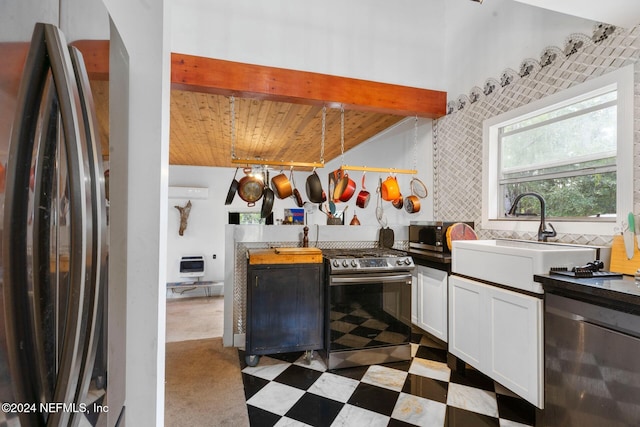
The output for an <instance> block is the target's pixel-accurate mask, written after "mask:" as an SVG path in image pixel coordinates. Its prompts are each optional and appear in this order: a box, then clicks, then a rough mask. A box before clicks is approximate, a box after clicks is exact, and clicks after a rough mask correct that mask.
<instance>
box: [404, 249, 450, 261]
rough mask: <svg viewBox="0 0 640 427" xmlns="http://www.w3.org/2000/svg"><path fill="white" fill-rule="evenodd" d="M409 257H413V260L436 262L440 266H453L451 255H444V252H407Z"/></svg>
mask: <svg viewBox="0 0 640 427" xmlns="http://www.w3.org/2000/svg"><path fill="white" fill-rule="evenodd" d="M407 254H408V255H411V258H413V260H414V261H415V260H422V261H426V262H434V263H438V264H451V254H444V253H442V252H426V251H423V252H412V251H410V250H409V251H407Z"/></svg>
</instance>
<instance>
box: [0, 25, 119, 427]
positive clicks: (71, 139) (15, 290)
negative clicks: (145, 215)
mask: <svg viewBox="0 0 640 427" xmlns="http://www.w3.org/2000/svg"><path fill="white" fill-rule="evenodd" d="M17 51H19V44H18V43H14V44H13V45H12V44H11V43H4V44H3V43H0V56H4V59H5V61H3V62H4V65H3V67H4V69H3V70H0V205H1V206H0V215H1V216H2V218H1V220H0V227H1V229H0V233H1V241H2V245H1V249H0V250H1V251H2V256H1V257H0V262H1V264H0V269H1V275H0V277H1V282H0V401H1V402H0V403H1V404H2V411H1V412H0V422H1V421H2V417H4V419H5V420H6V422H7V424H8V425H17V424H18V420H19V425H22V426H45V425H46V426H63V425H65V426H66V425H78V424H79V423H81V422H82V423H85V422H86V421H87V419H89V422H90V423H91V424H95V421H96V419H97V418H98V417H99V415H100V414H96V413H95V408H94V407H93V406H91V403H92V398H91V397H89V394H90V390H91V393H94V394H93V395H94V396H95V395H100V392H98V391H99V390H102V392H104V389H105V387H107V376H106V365H105V340H106V337H105V333H104V326H105V325H104V323H105V322H104V319H103V317H104V313H105V312H106V310H105V307H104V301H105V286H106V282H107V281H106V275H107V269H106V261H107V241H106V236H107V234H106V227H107V222H106V206H105V202H106V198H105V186H104V172H103V167H102V156H101V150H100V142H99V141H98V130H97V122H96V117H95V113H94V111H95V109H94V105H93V99H92V96H91V90H90V86H89V80H88V77H87V73H86V70H85V68H84V63H83V59H82V55H81V53H80V52H79V51H78V50H77V49H75V48H70V47H69V46H68V45H67V42H66V41H65V38H64V35H63V34H62V32H61V31H60V30H59V29H58V28H57V27H56V26H55V25H51V24H43V23H37V24H36V25H35V27H34V30H33V36H32V39H31V43H30V45H29V47H28V53H27V54H26V58H25V60H24V61H23V62H22V63H20V58H24V56H21V55H20V53H19V52H18V53H16V52H17ZM14 54H15V55H14ZM11 55H13V56H14V58H13V59H14V61H13V62H12V63H11V64H9V63H8V59H9V58H11ZM16 58H18V59H16ZM19 68H21V69H22V72H21V77H19V76H18V77H16V75H15V74H16V69H19ZM17 74H20V73H19V72H18V73H17ZM16 79H18V80H19V85H18V86H16V83H17V81H16ZM16 89H17V90H16ZM96 354H99V357H98V358H97V359H98V361H97V363H96ZM103 394H104V393H103Z"/></svg>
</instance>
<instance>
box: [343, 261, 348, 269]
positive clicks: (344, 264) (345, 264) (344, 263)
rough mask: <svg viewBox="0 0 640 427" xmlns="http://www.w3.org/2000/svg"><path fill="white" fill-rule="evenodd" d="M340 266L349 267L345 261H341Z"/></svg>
mask: <svg viewBox="0 0 640 427" xmlns="http://www.w3.org/2000/svg"><path fill="white" fill-rule="evenodd" d="M342 266H343V267H345V268H346V267H349V263H348V262H347V260H346V259H345V260H344V261H342Z"/></svg>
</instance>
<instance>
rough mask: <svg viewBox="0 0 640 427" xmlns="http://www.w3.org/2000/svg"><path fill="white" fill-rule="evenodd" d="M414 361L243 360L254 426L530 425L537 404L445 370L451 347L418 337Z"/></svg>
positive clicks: (479, 378) (471, 375) (293, 356)
mask: <svg viewBox="0 0 640 427" xmlns="http://www.w3.org/2000/svg"><path fill="white" fill-rule="evenodd" d="M412 341H413V343H412V345H411V347H412V356H413V357H412V360H411V361H407V362H396V363H390V364H385V365H372V366H364V367H357V368H346V369H337V370H334V371H328V370H327V369H326V366H325V364H324V362H323V361H322V358H320V357H315V358H314V359H313V360H312V361H311V363H310V364H308V363H307V361H306V360H305V359H304V357H303V356H304V353H288V354H279V355H273V356H262V357H261V358H260V362H259V364H258V365H257V366H255V367H249V366H247V365H246V364H245V362H244V352H242V351H240V352H239V353H240V363H241V367H242V379H243V382H244V391H245V396H246V400H247V409H248V411H249V419H250V421H251V426H253V427H260V426H367V427H376V426H434V427H435V426H437V427H440V426H457V427H469V426H501V427H507V426H532V425H534V424H535V407H534V406H533V405H531V404H529V403H527V402H526V401H524V400H522V399H520V398H519V397H516V396H515V395H514V394H512V393H511V392H510V391H508V390H506V389H505V388H504V387H502V386H500V385H499V384H496V383H495V382H494V381H493V380H491V379H490V378H488V377H486V376H485V375H483V374H481V373H479V372H478V371H476V370H474V369H472V368H467V369H466V371H465V373H464V375H461V374H459V373H456V372H452V371H451V370H450V369H449V368H448V367H447V352H446V350H445V349H444V348H443V347H442V346H441V345H440V344H438V343H436V342H434V341H432V340H430V339H429V338H428V337H426V336H422V335H420V334H414V335H413V339H412Z"/></svg>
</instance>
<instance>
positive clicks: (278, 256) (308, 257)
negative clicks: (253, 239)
mask: <svg viewBox="0 0 640 427" xmlns="http://www.w3.org/2000/svg"><path fill="white" fill-rule="evenodd" d="M248 252H249V264H252V265H253V264H319V263H322V251H321V250H320V249H318V248H270V249H249V250H248Z"/></svg>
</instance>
